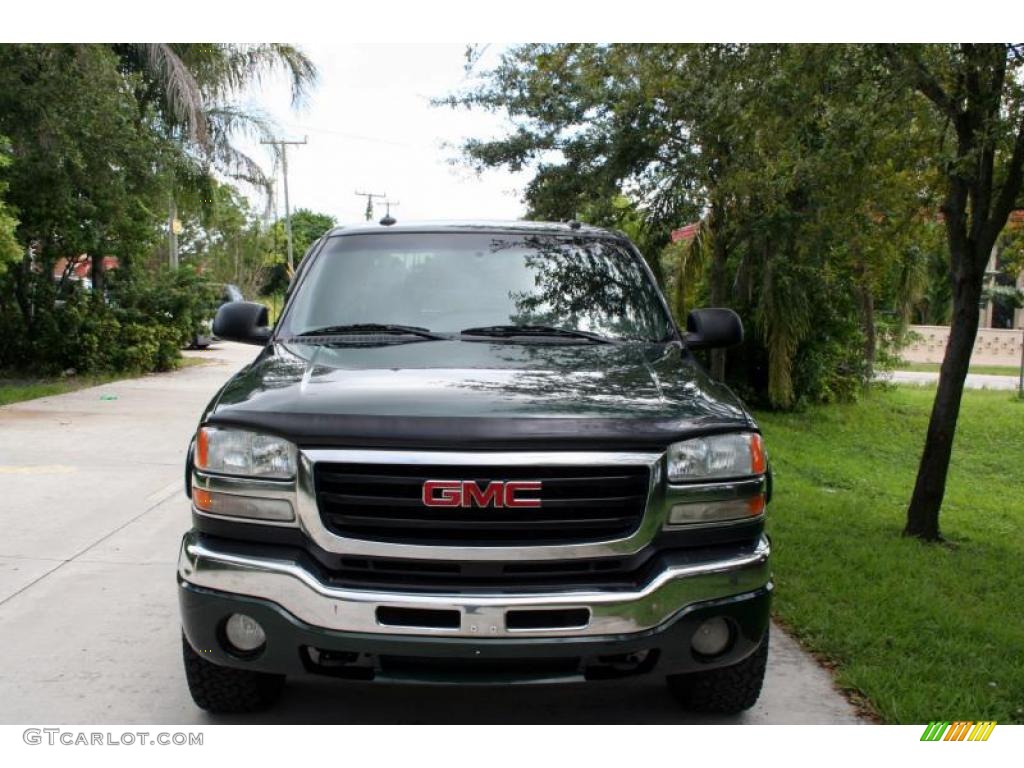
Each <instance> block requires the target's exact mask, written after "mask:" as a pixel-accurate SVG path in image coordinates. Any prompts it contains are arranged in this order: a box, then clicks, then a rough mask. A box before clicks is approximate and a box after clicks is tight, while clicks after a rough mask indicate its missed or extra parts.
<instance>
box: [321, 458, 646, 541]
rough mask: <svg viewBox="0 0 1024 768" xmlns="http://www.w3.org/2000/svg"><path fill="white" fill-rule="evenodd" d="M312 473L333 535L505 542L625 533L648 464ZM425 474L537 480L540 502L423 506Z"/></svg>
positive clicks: (640, 499) (641, 498)
mask: <svg viewBox="0 0 1024 768" xmlns="http://www.w3.org/2000/svg"><path fill="white" fill-rule="evenodd" d="M315 478H316V492H317V502H318V504H319V508H320V515H321V518H322V519H323V521H324V524H325V525H326V526H327V528H328V529H329V530H331V531H333V532H334V533H336V534H338V535H342V536H347V537H350V538H359V539H369V540H376V541H393V542H395V543H413V544H446V543H449V544H464V543H467V542H472V543H474V544H478V545H483V546H486V545H489V544H491V545H506V546H507V545H514V544H550V543H558V544H563V543H582V542H587V541H599V540H605V539H612V538H621V537H624V536H628V535H629V534H631V533H632V532H633V531H635V530H636V529H637V527H638V526H639V525H640V522H641V520H642V518H643V513H644V508H645V506H646V503H647V493H648V486H649V482H650V470H649V469H648V468H647V467H646V466H637V467H620V466H616V467H600V466H597V467H522V466H513V467H501V466H497V467H495V466H456V465H440V466H421V465H375V464H318V465H317V466H316V470H315ZM427 480H471V481H473V482H475V483H477V484H478V485H479V486H480V487H481V488H486V487H487V485H488V484H489V483H491V482H493V481H513V480H517V481H539V482H541V483H542V490H541V491H540V492H539V498H540V501H541V506H540V507H522V508H503V507H494V506H488V507H483V508H481V507H477V506H475V505H473V506H467V507H428V506H426V505H424V504H423V500H422V496H421V494H422V488H423V483H424V482H425V481H427ZM528 497H529V498H537V495H536V494H533V493H530V494H528Z"/></svg>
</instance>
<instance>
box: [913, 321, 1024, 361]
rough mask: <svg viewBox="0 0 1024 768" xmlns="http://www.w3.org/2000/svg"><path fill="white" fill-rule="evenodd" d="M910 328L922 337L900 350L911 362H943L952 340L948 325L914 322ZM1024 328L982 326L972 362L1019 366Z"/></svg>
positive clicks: (1023, 341)
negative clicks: (947, 346) (947, 347)
mask: <svg viewBox="0 0 1024 768" xmlns="http://www.w3.org/2000/svg"><path fill="white" fill-rule="evenodd" d="M910 330H911V331H912V332H913V333H915V334H917V336H918V337H919V338H918V339H917V340H916V341H914V342H911V343H910V344H908V345H907V346H906V347H904V348H903V351H902V352H901V353H900V357H902V358H903V359H904V360H906V361H908V362H911V363H941V362H942V355H943V354H944V353H945V351H946V341H947V340H948V339H949V326H948V325H912V326H910ZM1022 343H1024V330H1021V329H1019V328H1015V329H1013V330H1006V329H1003V328H979V329H978V338H977V339H976V340H975V342H974V352H973V353H972V355H971V362H972V363H974V364H976V365H1020V355H1021V344H1022Z"/></svg>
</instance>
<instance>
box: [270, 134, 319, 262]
mask: <svg viewBox="0 0 1024 768" xmlns="http://www.w3.org/2000/svg"><path fill="white" fill-rule="evenodd" d="M308 139H309V137H308V136H303V137H302V141H286V140H285V139H266V140H263V141H261V142H260V144H272V145H274V146H275V147H277V148H278V149H279V150H280V152H281V175H282V176H283V177H284V217H285V218H284V230H285V233H286V234H287V236H288V271H289V272H290V273H292V274H295V259H294V258H293V256H292V209H291V205H290V204H289V202H288V145H289V144H291V145H293V146H299V145H302V144H305V143H306V142H307V140H308Z"/></svg>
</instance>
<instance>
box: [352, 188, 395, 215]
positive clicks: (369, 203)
mask: <svg viewBox="0 0 1024 768" xmlns="http://www.w3.org/2000/svg"><path fill="white" fill-rule="evenodd" d="M387 196H388V193H387V192H385V193H384V194H383V195H378V194H377V193H376V192H356V197H365V198H366V220H367V221H369V220H370V219H372V218H373V198H375V197H379V198H380V199H381V200H383V199H384V198H386V197H387Z"/></svg>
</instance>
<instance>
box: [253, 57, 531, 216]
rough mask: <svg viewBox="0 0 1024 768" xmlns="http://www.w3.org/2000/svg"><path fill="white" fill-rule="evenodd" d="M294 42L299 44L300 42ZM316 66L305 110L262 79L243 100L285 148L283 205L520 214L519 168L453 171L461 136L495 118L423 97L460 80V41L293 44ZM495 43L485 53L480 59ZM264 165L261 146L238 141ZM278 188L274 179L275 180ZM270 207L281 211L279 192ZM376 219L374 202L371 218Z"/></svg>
mask: <svg viewBox="0 0 1024 768" xmlns="http://www.w3.org/2000/svg"><path fill="white" fill-rule="evenodd" d="M300 45H301V44H300ZM301 47H302V48H303V50H305V51H306V53H307V54H308V55H310V56H311V57H312V59H313V61H314V62H315V63H316V65H317V67H319V70H320V79H319V82H318V85H317V86H316V88H315V89H314V90H313V92H312V94H311V96H310V98H309V99H308V104H307V105H306V107H305V108H304V109H300V110H298V111H296V110H293V109H292V108H291V106H290V95H289V89H288V83H287V80H286V79H284V78H283V77H278V78H274V79H273V80H268V81H266V82H264V83H263V84H262V86H261V87H260V88H258V89H253V90H252V91H251V92H250V93H249V94H248V95H247V96H246V100H247V101H249V102H252V103H253V104H255V105H258V106H259V107H261V108H262V109H263V110H264V111H265V112H266V113H268V114H269V115H270V116H271V117H272V118H273V119H274V120H275V122H276V123H277V124H278V126H280V131H281V133H282V134H284V137H285V138H289V139H300V140H301V139H302V138H303V136H308V138H309V143H308V144H307V145H305V146H301V147H289V152H288V171H289V173H288V177H289V191H290V197H291V206H292V210H295V209H297V208H311V209H312V210H314V211H318V212H323V213H329V214H331V215H332V216H334V217H336V218H337V220H338V222H339V223H342V224H344V223H348V222H354V221H362V220H363V216H364V211H365V207H366V201H365V199H363V198H358V197H356V196H355V194H354V192H355V191H356V190H359V191H361V192H378V193H386V194H387V195H388V197H390V198H391V199H392V200H395V201H397V202H398V203H399V205H398V206H397V207H395V208H393V209H392V214H393V215H394V216H395V217H396V218H398V219H406V220H408V219H457V218H502V219H504V218H519V217H521V216H522V215H523V214H524V207H523V205H522V203H521V198H522V191H523V186H524V185H525V183H526V181H528V179H529V176H528V175H527V174H518V175H513V174H510V173H508V172H505V171H488V172H486V173H484V174H483V175H481V176H478V175H476V174H475V173H474V172H473V171H472V170H471V169H469V168H468V167H466V166H465V165H460V166H455V167H453V166H452V164H451V163H450V161H451V160H452V159H454V158H457V157H458V152H457V151H456V150H455V149H454V148H445V147H444V146H443V145H444V144H445V143H449V144H452V145H455V146H458V145H459V144H460V142H461V140H462V139H465V138H467V137H470V136H473V137H488V136H496V135H499V134H500V133H501V127H502V125H503V121H502V119H501V118H499V117H497V116H494V115H488V114H486V113H482V112H479V111H473V112H467V111H465V110H462V109H460V110H457V111H456V110H452V109H451V108H449V107H432V106H431V105H430V100H431V98H434V97H439V96H444V95H446V94H448V93H450V92H452V91H453V90H456V89H459V88H460V87H464V86H465V85H466V81H465V79H464V78H465V70H464V63H465V58H464V53H465V46H464V45H451V44H436V45H345V44H335V45H325V44H309V45H301ZM496 52H497V49H488V50H487V53H486V57H485V61H484V64H485V65H486V61H487V60H491V61H493V60H494V56H495V53H496ZM246 149H247V150H249V151H251V152H253V153H254V154H255V156H256V157H258V158H259V159H260V161H261V163H262V164H263V165H264V167H265V168H266V169H267V170H268V171H269V170H270V169H271V168H272V161H271V158H270V155H269V154H268V153H267V152H266V148H263V147H259V146H258V145H255V146H253V145H246ZM278 187H279V188H280V184H278ZM277 197H278V211H279V214H280V215H281V216H283V215H284V202H283V196H282V194H281V193H280V189H279V192H278V196H277ZM382 215H383V207H380V206H378V207H377V209H376V215H375V218H380V217H381V216H382Z"/></svg>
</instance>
